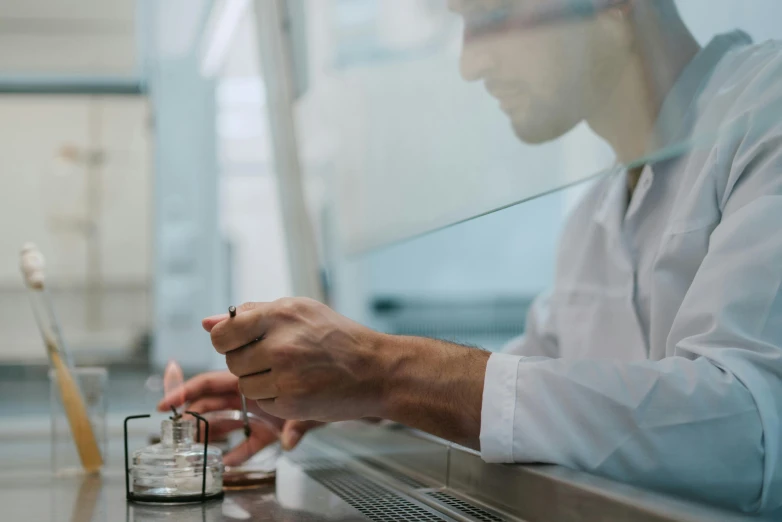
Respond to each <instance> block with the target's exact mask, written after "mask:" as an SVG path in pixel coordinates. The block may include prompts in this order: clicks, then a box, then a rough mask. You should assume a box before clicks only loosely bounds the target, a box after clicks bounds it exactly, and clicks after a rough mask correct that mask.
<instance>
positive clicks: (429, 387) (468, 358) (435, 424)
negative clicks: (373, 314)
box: [380, 335, 490, 449]
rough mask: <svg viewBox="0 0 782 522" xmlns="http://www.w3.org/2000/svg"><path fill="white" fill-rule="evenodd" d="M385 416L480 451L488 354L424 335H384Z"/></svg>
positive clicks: (382, 350)
mask: <svg viewBox="0 0 782 522" xmlns="http://www.w3.org/2000/svg"><path fill="white" fill-rule="evenodd" d="M380 347H381V350H380V352H381V354H382V357H384V358H386V360H387V361H389V364H388V365H387V368H388V370H389V371H388V374H387V376H386V383H385V387H384V388H385V389H384V394H383V395H384V398H383V405H382V412H381V413H382V416H383V417H385V418H387V419H390V420H393V421H396V422H400V423H402V424H405V425H407V426H410V427H412V428H417V429H420V430H422V431H425V432H427V433H431V434H433V435H436V436H438V437H442V438H444V439H448V440H451V441H453V442H456V443H458V444H462V445H464V446H468V447H471V448H475V449H479V447H480V442H479V437H480V431H481V405H482V402H483V382H484V376H485V374H486V364H487V362H488V360H489V355H490V354H489V353H488V352H485V351H483V350H479V349H476V348H468V347H465V346H460V345H456V344H451V343H447V342H444V341H438V340H434V339H426V338H421V337H404V336H390V335H389V336H383V338H382V340H381V342H380Z"/></svg>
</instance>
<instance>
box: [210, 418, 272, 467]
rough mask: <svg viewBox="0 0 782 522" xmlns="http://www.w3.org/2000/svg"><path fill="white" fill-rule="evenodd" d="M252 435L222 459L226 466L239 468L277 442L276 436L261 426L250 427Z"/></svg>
mask: <svg viewBox="0 0 782 522" xmlns="http://www.w3.org/2000/svg"><path fill="white" fill-rule="evenodd" d="M251 426H252V430H253V431H252V434H251V435H250V437H249V438H247V439H245V440H243V441H242V442H240V443H239V444H238V445H237V446H236V447H235V448H233V449H231V450H230V451H229V452H228V453H226V454H225V456H224V457H223V463H224V464H225V465H226V466H239V465H241V464H243V463H244V462H246V461H247V460H249V459H250V457H252V456H253V455H255V454H256V453H258V452H259V451H261V450H262V449H263V448H265V447H266V446H268V445H269V444H272V443H273V442H275V441H276V440H277V434H276V433H274V432H273V431H271V430H269V429H267V428H264V427H263V426H258V425H255V424H254V425H251Z"/></svg>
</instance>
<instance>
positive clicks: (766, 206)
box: [481, 147, 782, 511]
mask: <svg viewBox="0 0 782 522" xmlns="http://www.w3.org/2000/svg"><path fill="white" fill-rule="evenodd" d="M780 149H782V147H778V148H777V150H780ZM753 157H754V158H756V159H757V158H758V156H757V155H754V156H753ZM753 166H754V167H758V166H763V167H764V168H763V169H762V170H763V171H764V173H761V174H757V175H753V176H752V178H747V179H743V180H742V179H736V180H735V184H734V186H732V187H731V190H735V194H734V195H735V196H736V198H735V200H733V201H735V202H736V204H735V205H732V204H730V203H727V204H726V205H725V206H724V207H723V211H724V213H723V216H722V220H721V222H720V224H719V225H718V226H717V227H716V228H715V230H714V231H713V232H712V235H711V237H710V242H709V250H708V253H707V255H706V257H705V258H704V260H703V262H702V264H701V266H700V268H699V270H698V272H697V274H696V276H695V279H694V280H693V283H692V285H691V287H690V289H689V291H688V293H687V295H686V297H685V299H684V302H683V303H682V306H681V308H680V310H679V312H678V314H677V316H676V319H675V321H674V324H673V327H672V330H671V333H670V337H669V340H668V343H669V347H671V348H672V353H673V354H674V356H672V357H668V358H665V359H663V360H660V361H642V362H634V363H623V362H618V361H612V360H570V359H551V358H544V357H528V358H525V357H518V356H510V355H493V356H492V357H491V358H490V360H489V364H488V369H487V373H486V384H485V387H484V396H483V403H484V410H483V411H484V412H486V414H487V415H484V416H483V417H482V430H481V451H482V455H483V457H484V459H485V460H487V461H491V462H545V463H553V464H559V465H563V466H567V467H571V468H575V469H580V470H585V471H589V472H593V473H596V474H599V475H603V476H606V477H609V478H613V479H616V480H619V481H624V482H629V483H633V484H636V485H639V486H642V487H648V488H651V489H656V490H661V491H668V492H672V493H675V494H679V495H685V496H687V497H689V498H696V499H701V500H705V501H707V502H712V503H715V504H721V505H726V506H729V507H732V508H739V509H742V510H744V511H759V510H760V511H770V510H774V509H776V508H779V507H780V506H781V505H782V459H781V458H780V454H781V453H782V430H781V428H780V416H781V415H782V349H781V348H780V347H781V345H782V291H781V289H782V234H781V233H780V231H779V227H780V224H782V190H780V187H779V186H778V185H779V184H780V181H779V180H780V178H782V176H780V173H782V156H780V155H779V153H777V154H776V155H775V156H773V157H769V156H768V155H766V156H764V157H763V161H762V162H758V161H755V162H754V164H753ZM759 189H760V190H759ZM750 192H753V193H754V194H755V197H754V198H753V197H750ZM758 193H760V194H765V195H762V196H760V195H757V194H758ZM730 199H731V198H730V197H729V196H726V199H725V201H729V200H730ZM669 353H671V351H669ZM489 379H497V380H496V381H494V382H490V381H489ZM505 408H507V409H505ZM495 425H496V426H497V427H498V428H499V429H500V430H507V431H506V432H505V433H502V434H499V433H496V432H495V431H494V430H493V429H490V427H491V426H495ZM484 431H485V433H486V434H487V435H489V436H487V437H486V438H484Z"/></svg>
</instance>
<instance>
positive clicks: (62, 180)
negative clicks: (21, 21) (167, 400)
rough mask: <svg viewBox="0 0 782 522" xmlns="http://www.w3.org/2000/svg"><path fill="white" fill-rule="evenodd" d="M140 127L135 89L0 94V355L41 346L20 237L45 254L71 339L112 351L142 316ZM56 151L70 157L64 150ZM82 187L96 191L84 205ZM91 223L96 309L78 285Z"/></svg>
mask: <svg viewBox="0 0 782 522" xmlns="http://www.w3.org/2000/svg"><path fill="white" fill-rule="evenodd" d="M149 130H150V129H149V113H148V107H147V103H146V100H145V99H143V98H140V97H93V98H90V97H86V96H85V97H83V96H60V97H54V96H22V95H7V96H3V97H0V184H2V185H1V186H3V187H4V189H3V190H0V223H2V224H3V225H2V226H3V233H2V234H0V307H1V308H2V310H3V313H2V314H0V331H2V332H3V334H4V335H3V341H2V342H0V361H1V360H3V359H5V360H18V359H26V358H29V357H30V356H31V355H35V356H34V357H33V358H36V357H37V358H42V357H43V355H44V352H43V349H42V347H41V343H40V340H39V339H38V336H37V332H36V330H35V327H34V323H33V321H32V315H31V311H30V309H29V305H28V303H27V300H26V296H25V295H24V291H23V285H22V281H21V276H20V274H19V268H18V265H19V248H20V246H21V245H22V244H23V243H24V242H27V241H34V242H36V243H37V244H38V245H39V246H40V248H41V250H42V251H43V253H44V255H45V256H46V258H47V265H48V267H47V273H48V276H49V281H50V286H51V287H52V289H53V290H55V292H54V293H55V296H56V299H57V301H58V309H59V312H60V315H61V320H62V323H63V327H64V330H65V332H66V334H67V335H68V340H69V341H70V344H71V345H72V346H73V347H74V348H75V349H77V350H78V349H80V348H91V349H99V350H109V351H112V350H113V351H115V352H117V354H121V353H123V351H124V350H127V349H128V348H129V346H130V345H131V344H132V343H133V342H134V340H135V339H136V337H137V336H138V335H140V334H141V333H142V332H143V331H144V330H145V329H146V327H147V326H148V322H149V320H148V313H149V310H148V303H147V298H148V292H149V285H150V279H151V273H150V261H149V258H150V238H151V233H150V232H151V231H150V196H151V191H152V187H151V170H150V145H149ZM64 151H66V152H67V151H75V153H76V156H77V158H76V159H75V160H69V159H66V158H64V157H63V152H64ZM91 153H98V154H100V155H101V156H102V158H103V160H102V161H101V162H99V163H98V165H97V166H96V167H95V169H94V171H93V174H92V176H93V177H92V178H91V175H90V174H89V168H88V166H87V164H86V163H85V161H84V158H86V157H87V156H89V155H90V154H91ZM90 179H94V182H93V184H90V182H89V180H90ZM90 187H94V189H95V190H96V191H97V199H96V201H97V207H96V210H95V212H94V213H93V214H91V213H90V211H89V210H88V209H89V205H88V196H87V194H88V191H89V190H90ZM93 224H94V225H95V227H96V228H95V229H94V230H95V234H96V236H95V237H96V244H97V252H98V260H99V264H98V271H97V273H98V274H99V275H100V278H99V279H98V280H97V282H98V283H99V284H100V285H101V288H102V290H101V292H100V294H99V295H98V297H97V298H96V301H93V302H94V303H95V304H96V306H97V307H98V309H97V315H95V314H93V315H91V314H90V313H89V308H88V306H89V305H88V299H87V297H86V294H85V285H86V283H87V281H88V272H87V270H88V266H89V265H88V254H87V252H88V239H87V238H88V235H89V230H90V228H89V227H91V226H93ZM93 274H95V272H93Z"/></svg>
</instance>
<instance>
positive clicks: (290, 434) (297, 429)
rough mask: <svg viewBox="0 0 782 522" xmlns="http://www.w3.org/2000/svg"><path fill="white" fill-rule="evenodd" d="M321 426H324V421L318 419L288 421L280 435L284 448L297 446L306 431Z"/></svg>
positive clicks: (287, 449) (288, 449)
mask: <svg viewBox="0 0 782 522" xmlns="http://www.w3.org/2000/svg"><path fill="white" fill-rule="evenodd" d="M320 426H323V423H322V422H318V421H296V420H290V421H286V422H285V425H284V426H283V427H282V435H280V442H281V443H282V449H284V450H285V451H290V450H292V449H293V448H295V447H296V445H297V444H298V443H299V441H300V440H301V438H302V437H303V436H304V434H305V433H307V432H308V431H310V430H311V429H313V428H317V427H320Z"/></svg>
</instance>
